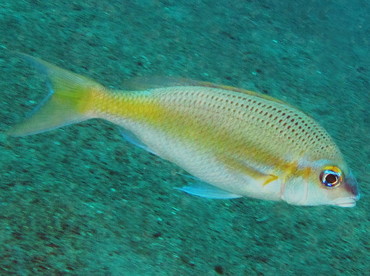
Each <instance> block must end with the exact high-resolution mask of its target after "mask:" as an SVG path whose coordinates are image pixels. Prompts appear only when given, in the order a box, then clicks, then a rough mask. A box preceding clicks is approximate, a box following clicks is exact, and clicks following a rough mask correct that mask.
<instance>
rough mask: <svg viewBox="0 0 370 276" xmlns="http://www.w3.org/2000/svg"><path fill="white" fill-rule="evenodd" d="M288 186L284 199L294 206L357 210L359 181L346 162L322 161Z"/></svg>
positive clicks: (295, 177)
mask: <svg viewBox="0 0 370 276" xmlns="http://www.w3.org/2000/svg"><path fill="white" fill-rule="evenodd" d="M285 185H286V188H285V189H284V192H283V195H282V198H283V199H284V200H285V201H287V202H288V203H290V204H294V205H307V206H314V205H335V206H340V207H353V206H355V205H356V201H357V200H359V199H360V192H359V186H358V183H357V181H356V178H355V177H354V175H353V174H352V172H351V171H350V170H349V169H348V167H347V165H346V164H345V163H343V162H341V163H340V164H338V163H335V162H331V161H329V160H320V161H319V162H315V164H314V165H313V166H311V167H309V168H307V169H306V170H305V172H303V173H302V172H300V173H297V174H296V176H293V177H292V178H291V179H290V180H289V181H287V183H286V184H285Z"/></svg>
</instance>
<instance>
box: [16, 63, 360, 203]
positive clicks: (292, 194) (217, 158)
mask: <svg viewBox="0 0 370 276" xmlns="http://www.w3.org/2000/svg"><path fill="white" fill-rule="evenodd" d="M27 58H28V59H31V60H32V61H33V62H34V63H36V64H37V65H38V67H39V68H40V69H41V70H42V71H43V72H44V73H46V74H47V75H48V76H49V78H50V80H51V87H53V88H52V90H51V93H50V99H48V101H47V102H46V104H45V105H44V106H42V107H41V108H40V109H39V110H38V112H37V113H35V114H34V115H33V116H32V117H30V118H29V119H27V120H26V121H24V122H23V123H21V124H19V125H17V126H15V127H14V128H13V129H12V130H10V134H12V135H14V136H24V135H29V134H34V133H39V132H43V131H46V130H50V129H53V128H57V127H60V126H63V125H67V124H72V123H76V122H80V121H83V120H87V119H92V118H100V119H105V120H108V121H110V122H112V123H114V124H117V125H119V126H121V127H122V129H123V130H122V133H123V136H124V137H126V139H127V140H129V141H131V142H132V143H134V144H136V145H138V146H140V147H142V148H144V149H146V150H147V151H149V152H152V153H154V154H156V155H158V156H160V157H161V158H164V159H166V160H168V161H170V162H173V163H175V164H176V165H178V166H179V167H181V168H183V169H184V170H186V171H187V172H188V173H189V174H191V175H192V176H193V177H192V181H191V182H192V183H191V184H190V185H189V186H186V187H182V188H180V190H183V191H185V192H187V193H189V194H193V195H198V196H204V197H209V198H237V197H254V198H259V199H266V200H284V201H286V202H288V203H290V204H295V205H323V204H329V205H339V206H345V207H349V206H354V205H355V202H356V200H358V198H359V192H358V187H357V183H356V181H355V179H354V177H353V176H352V174H351V173H350V171H349V169H348V167H347V165H346V163H345V161H344V159H343V156H342V154H341V152H340V150H339V149H338V147H337V146H336V145H335V143H334V142H333V140H332V138H331V137H330V136H329V134H328V133H327V132H326V131H325V130H324V129H323V128H322V127H321V126H320V125H319V124H318V123H317V122H316V121H315V120H314V119H312V118H311V117H310V116H308V115H306V114H305V113H303V112H302V111H300V110H298V109H296V108H294V107H292V106H290V105H289V104H286V103H284V102H281V101H279V100H276V99H274V98H271V97H268V96H265V95H261V94H258V93H255V92H251V91H247V90H242V89H238V88H233V87H225V86H218V85H214V84H209V83H201V82H192V83H191V84H189V85H187V84H186V83H181V84H177V85H175V86H174V85H170V86H167V87H166V86H165V85H164V87H154V88H147V89H143V90H139V91H111V90H108V89H106V88H105V87H103V86H101V85H100V84H98V83H96V82H95V81H92V80H90V79H88V78H85V77H82V76H79V75H77V74H74V73H71V72H68V71H66V70H63V69H60V68H58V67H56V66H54V65H51V64H49V63H47V62H44V61H41V60H38V59H34V58H31V57H28V56H27Z"/></svg>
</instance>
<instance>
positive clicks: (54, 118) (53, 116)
mask: <svg viewBox="0 0 370 276" xmlns="http://www.w3.org/2000/svg"><path fill="white" fill-rule="evenodd" d="M21 56H22V57H24V58H25V59H26V60H28V61H31V62H32V63H33V64H34V65H35V66H36V68H37V69H39V71H41V72H42V73H43V74H45V75H47V77H48V80H49V81H48V86H49V94H48V96H47V97H46V98H45V99H44V100H43V101H42V102H41V103H40V104H39V106H38V107H37V108H36V110H35V111H34V112H33V113H32V115H31V116H30V117H29V118H27V119H25V120H24V121H23V122H21V123H20V124H17V125H15V126H14V127H13V128H11V129H10V130H9V131H8V134H9V135H12V136H26V135H31V134H36V133H41V132H44V131H48V130H52V129H55V128H58V127H62V126H65V125H70V124H74V123H78V122H81V121H84V120H87V119H89V118H90V116H89V114H88V111H89V98H91V95H92V92H93V91H97V90H101V91H103V90H104V87H103V86H101V85H100V84H98V83H96V82H95V81H93V80H90V79H88V78H86V77H83V76H80V75H78V74H75V73H72V72H69V71H67V70H64V69H61V68H59V67H57V66H55V65H52V64H50V63H48V62H46V61H43V60H40V59H37V58H34V57H31V56H28V55H24V54H21Z"/></svg>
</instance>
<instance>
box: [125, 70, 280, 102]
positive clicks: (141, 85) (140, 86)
mask: <svg viewBox="0 0 370 276" xmlns="http://www.w3.org/2000/svg"><path fill="white" fill-rule="evenodd" d="M123 86H124V89H126V90H147V89H155V88H163V87H174V86H201V87H212V88H219V89H223V90H229V91H234V92H238V93H243V94H248V95H251V96H255V97H259V98H262V99H266V100H269V101H273V102H277V103H282V104H287V103H286V102H283V101H280V100H278V99H275V98H273V97H271V96H268V95H264V94H261V93H257V92H254V91H250V90H246V89H242V88H238V87H233V86H228V85H222V84H215V83H211V82H206V81H197V80H192V79H186V78H180V77H158V76H152V77H136V78H133V79H130V80H127V81H125V82H124V84H123Z"/></svg>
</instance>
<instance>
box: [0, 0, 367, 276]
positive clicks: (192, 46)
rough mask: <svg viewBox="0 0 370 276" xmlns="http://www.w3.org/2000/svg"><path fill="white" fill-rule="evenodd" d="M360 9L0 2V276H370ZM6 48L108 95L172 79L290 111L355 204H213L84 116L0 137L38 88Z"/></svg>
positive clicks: (171, 0) (361, 2)
mask: <svg viewBox="0 0 370 276" xmlns="http://www.w3.org/2000/svg"><path fill="white" fill-rule="evenodd" d="M369 39H370V2H369V1H367V0H352V1H351V0H335V1H334V0H327V1H319V0H310V1H307V0H306V1H303V0H299V1H294V0H286V1H277V0H275V1H273V0H260V1H253V0H250V1H237V0H234V1H228V0H218V1H215V0H203V1H186V0H161V1H155V0H141V1H118V0H110V1H105V0H84V1H80V0H73V1H67V0H65V1H41V0H2V1H1V2H0V93H1V94H0V95H1V96H0V105H1V106H0V118H1V120H0V130H1V133H0V275H312V274H316V275H370V253H369V252H370V234H369V232H370V230H369V229H370V214H369V210H370V202H369V197H368V196H369V185H370V181H369V177H370V175H369V170H370V163H369V160H370V111H369V110H370V91H369V84H370V75H369V74H370V69H369V64H370V51H369V50H370V40H369ZM11 51H19V52H23V53H27V54H30V55H33V56H36V57H40V58H42V59H44V60H47V61H49V62H52V63H54V64H57V65H59V66H61V67H63V68H66V69H69V70H72V71H74V72H76V73H80V74H83V75H86V76H89V77H91V78H93V79H95V80H97V81H99V82H100V83H102V84H104V85H106V86H107V87H110V88H120V87H122V86H123V83H124V80H125V79H129V78H133V77H137V76H177V77H185V78H191V79H199V80H205V81H211V82H214V83H222V84H226V85H233V86H237V87H243V88H246V89H249V90H255V91H259V92H261V93H264V94H268V95H271V96H273V97H276V98H278V99H281V100H284V101H286V102H288V103H291V104H293V105H295V106H297V107H299V108H300V109H302V110H304V111H305V112H306V113H308V114H310V115H311V116H312V117H314V118H315V119H316V120H317V121H318V122H319V123H320V124H322V125H323V126H324V127H325V128H326V129H327V131H328V132H329V133H330V134H331V135H332V136H333V138H334V140H335V141H336V142H337V144H338V145H339V147H340V148H341V150H342V152H343V153H344V155H345V157H346V160H347V162H348V164H349V166H350V167H351V168H352V170H353V172H354V174H355V175H356V176H357V180H358V182H359V184H360V187H361V195H362V198H361V199H360V201H358V203H357V206H356V207H354V208H339V207H330V206H320V207H299V206H298V207H297V206H291V205H288V204H286V203H284V202H270V201H262V200H256V199H251V198H241V199H234V200H210V199H204V198H198V197H192V196H189V195H186V194H184V193H181V192H179V191H177V190H175V189H174V187H181V186H183V185H185V184H186V182H187V181H188V179H187V178H186V177H184V176H183V174H184V173H185V172H184V171H182V170H181V169H179V168H178V167H176V166H175V165H173V164H171V163H169V162H166V161H163V160H161V159H159V158H158V157H156V156H154V155H152V154H149V153H147V152H145V151H144V150H142V149H140V148H138V147H134V146H133V145H131V144H129V143H128V142H126V141H124V140H123V139H122V137H121V135H120V133H119V131H118V128H117V127H116V126H114V125H112V124H110V123H107V122H103V121H99V120H91V121H87V122H83V123H81V124H78V125H73V126H70V127H65V128H62V129H58V130H54V131H51V132H47V133H43V134H39V135H35V136H28V137H24V138H14V137H8V136H7V135H6V134H5V132H6V130H7V129H9V127H10V126H11V125H13V124H14V123H16V122H19V121H20V120H22V118H24V117H25V116H26V115H27V114H28V113H29V112H31V111H32V109H33V108H35V107H36V106H37V103H39V102H40V101H41V100H42V99H43V97H44V96H45V95H46V94H47V88H46V85H45V80H44V78H43V77H42V76H40V75H39V74H38V73H37V72H35V70H34V69H33V68H32V67H31V66H29V64H27V63H26V62H24V61H22V60H20V59H18V58H17V57H16V56H15V55H14V53H12V52H11Z"/></svg>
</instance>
